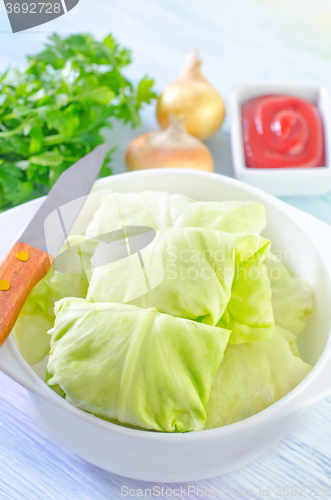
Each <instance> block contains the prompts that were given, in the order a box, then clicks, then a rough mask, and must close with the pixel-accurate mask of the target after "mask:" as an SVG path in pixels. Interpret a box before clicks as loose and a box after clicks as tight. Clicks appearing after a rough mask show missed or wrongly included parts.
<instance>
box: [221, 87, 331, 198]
mask: <svg viewBox="0 0 331 500" xmlns="http://www.w3.org/2000/svg"><path fill="white" fill-rule="evenodd" d="M270 94H278V95H291V96H295V97H299V98H301V99H305V100H307V101H309V102H311V103H313V104H316V105H317V106H318V108H319V110H320V112H321V115H322V118H323V123H324V135H325V137H324V139H325V147H326V165H325V166H324V167H319V168H266V169H264V168H247V167H246V161H245V153H244V142H243V134H242V118H241V107H242V105H243V103H244V102H246V101H248V100H249V99H253V98H254V97H259V96H263V95H270ZM230 112H231V142H232V157H233V165H234V171H235V176H236V177H237V179H239V180H241V181H243V182H248V183H249V184H252V185H253V186H256V187H258V188H260V189H264V190H265V191H267V192H268V193H271V194H274V195H277V196H313V195H319V194H324V193H327V192H328V191H330V189H331V151H330V148H331V108H330V99H329V95H328V92H327V90H326V89H325V88H324V87H319V86H317V85H304V84H301V85H300V84H293V85H290V84H274V83H265V84H248V85H240V86H237V87H235V88H234V89H233V91H232V93H231V97H230Z"/></svg>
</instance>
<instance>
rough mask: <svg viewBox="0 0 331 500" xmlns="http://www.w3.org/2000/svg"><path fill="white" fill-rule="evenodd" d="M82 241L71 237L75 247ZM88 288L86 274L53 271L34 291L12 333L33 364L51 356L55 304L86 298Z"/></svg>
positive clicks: (20, 349)
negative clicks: (48, 355)
mask: <svg viewBox="0 0 331 500" xmlns="http://www.w3.org/2000/svg"><path fill="white" fill-rule="evenodd" d="M81 240H83V238H82V237H78V238H77V237H74V238H70V242H71V244H72V245H75V244H77V243H78V242H79V241H81ZM66 248H67V247H66V246H64V249H66ZM87 289H88V279H87V277H86V274H85V273H83V272H82V273H73V274H67V273H62V272H57V271H54V269H51V270H50V271H49V272H48V274H47V275H46V276H45V278H44V279H42V280H41V281H40V282H39V283H38V284H37V285H36V286H35V287H34V288H33V290H32V291H31V292H30V294H29V296H28V298H27V300H26V302H25V304H24V306H23V308H22V311H21V313H20V315H19V317H18V319H17V321H16V324H15V328H14V330H13V335H14V339H15V342H16V344H17V346H18V348H19V351H20V352H21V354H22V356H23V357H24V359H25V360H26V361H27V362H28V363H29V364H30V365H34V364H36V363H39V362H40V361H42V360H43V359H44V357H45V356H46V355H47V354H48V353H49V347H50V340H51V338H50V335H48V333H47V332H48V330H50V329H51V328H52V327H53V325H54V319H55V314H54V304H55V302H57V301H58V300H60V299H62V298H65V297H81V298H85V297H86V294H87Z"/></svg>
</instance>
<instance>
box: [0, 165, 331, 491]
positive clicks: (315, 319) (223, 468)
mask: <svg viewBox="0 0 331 500" xmlns="http://www.w3.org/2000/svg"><path fill="white" fill-rule="evenodd" d="M109 187H111V188H112V189H113V191H120V192H125V191H141V190H145V189H151V190H166V191H170V192H172V193H183V194H185V195H189V196H191V197H193V198H195V199H197V200H217V201H222V200H243V201H250V200H258V201H261V202H262V203H264V205H265V207H266V211H267V217H268V227H267V230H266V231H265V233H264V234H265V236H267V237H270V238H271V240H272V243H273V249H274V250H275V249H281V250H283V251H284V250H292V251H293V255H294V260H293V265H292V272H294V273H295V274H296V275H298V276H299V277H302V278H306V279H308V280H309V282H310V283H311V285H312V286H313V288H314V291H315V296H316V308H315V311H314V313H313V314H312V315H311V316H310V317H309V319H308V323H307V328H306V330H305V331H304V332H303V333H302V335H301V336H300V337H299V348H300V351H301V354H302V356H303V358H304V359H305V360H306V361H308V362H310V363H311V364H313V365H314V368H313V370H312V371H311V372H310V373H309V375H308V376H307V377H306V378H305V379H304V380H303V381H302V382H301V383H300V384H299V385H298V386H297V387H296V388H295V389H294V390H292V391H291V392H290V393H289V394H288V395H287V396H285V397H284V398H282V399H281V400H280V401H278V402H277V403H275V404H274V405H272V406H270V407H269V408H267V409H266V410H264V411H262V412H260V413H259V414H257V415H254V416H252V417H250V418H248V419H246V420H243V421H241V422H237V423H235V424H232V425H229V426H226V427H222V428H219V429H213V430H207V431H201V432H196V433H186V434H162V433H155V432H147V431H138V430H133V429H127V428H124V427H120V426H117V425H114V424H111V423H109V422H105V421H103V420H100V419H98V418H96V417H94V416H93V415H90V414H88V413H85V412H84V411H82V410H79V409H78V408H75V407H74V406H72V405H71V404H70V403H68V402H66V401H65V400H63V399H62V398H61V397H59V396H58V395H57V394H55V393H54V392H53V391H52V390H51V389H50V388H49V387H48V386H47V385H46V384H45V383H44V382H43V380H42V379H41V378H39V376H38V375H37V374H36V373H35V372H34V371H33V370H32V368H31V367H30V366H28V365H27V363H26V362H25V361H24V359H23V358H22V356H21V355H20V353H19V352H18V350H17V348H16V346H15V344H14V342H13V339H12V338H11V337H10V338H9V339H8V340H7V341H6V343H5V344H4V346H3V347H2V348H1V349H0V368H1V369H2V370H3V371H4V372H5V373H6V374H8V375H9V376H10V377H12V378H13V379H14V380H16V381H17V382H18V383H19V384H21V385H22V386H23V387H26V388H27V389H28V390H29V391H30V392H31V398H32V401H33V403H34V405H35V407H36V409H37V411H38V413H39V416H40V419H41V421H43V423H44V425H45V426H46V427H47V428H48V429H49V431H50V432H51V433H52V434H53V435H54V436H55V437H56V438H58V440H59V441H61V442H62V443H63V445H64V446H65V447H66V448H68V449H69V450H71V451H73V452H74V453H76V454H77V455H79V456H81V457H83V458H84V459H85V460H87V461H89V462H92V463H93V464H95V465H97V466H99V467H102V468H103V469H106V470H108V471H111V472H114V473H116V474H120V475H123V476H127V477H131V478H135V479H143V480H148V481H157V482H176V481H192V480H198V479H206V478H209V477H212V476H216V475H219V474H222V473H227V472H230V471H233V470H234V469H236V468H238V467H241V466H242V465H244V464H247V463H248V462H250V461H252V460H254V459H255V458H257V457H259V456H260V455H262V454H263V453H265V452H266V451H267V450H268V449H269V448H271V447H272V446H273V445H274V444H275V443H276V442H277V441H278V440H279V439H281V438H282V437H283V436H284V434H286V433H287V432H288V430H289V429H290V428H291V426H292V425H293V424H294V423H295V421H296V419H297V418H298V416H299V415H300V412H301V410H302V409H303V408H305V407H306V406H308V405H309V404H311V403H313V402H315V401H317V400H319V399H321V398H323V397H325V396H327V395H329V394H331V338H330V330H331V317H330V304H331V255H330V247H331V228H330V227H329V226H328V225H326V224H324V223H323V222H320V221H318V220H317V219H314V218H313V217H311V216H309V215H306V214H304V213H303V212H300V211H298V210H296V209H294V208H291V207H290V206H288V205H286V204H285V203H283V202H281V201H279V200H277V199H275V198H273V197H272V196H271V195H268V194H266V193H264V192H262V191H259V190H258V189H256V188H253V187H250V186H247V185H245V184H243V183H241V182H238V181H236V180H233V179H230V178H227V177H223V176H221V175H217V174H209V173H203V172H196V171H188V170H152V171H141V172H135V173H128V174H122V175H117V176H113V177H109V178H107V179H103V180H101V181H98V182H97V185H96V189H97V190H100V189H105V188H109ZM92 198H93V197H92ZM41 201H42V200H36V201H34V202H31V203H27V204H26V205H23V206H21V207H18V208H15V209H13V210H11V211H9V212H6V213H4V214H2V215H1V216H0V232H1V235H2V239H1V243H0V259H1V258H2V257H3V256H4V255H5V253H6V252H7V251H8V250H9V248H10V246H11V244H12V243H13V241H14V240H15V237H17V234H18V233H19V232H20V231H21V230H22V229H23V227H24V226H25V224H26V223H28V221H29V220H30V219H31V217H32V216H33V214H34V213H35V212H36V210H37V209H38V207H39V206H40V204H41ZM312 432H313V429H312Z"/></svg>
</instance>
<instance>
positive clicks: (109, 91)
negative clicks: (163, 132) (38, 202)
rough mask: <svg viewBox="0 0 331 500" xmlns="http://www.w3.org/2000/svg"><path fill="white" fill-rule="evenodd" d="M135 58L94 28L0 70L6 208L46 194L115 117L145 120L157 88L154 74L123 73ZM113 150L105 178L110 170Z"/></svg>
mask: <svg viewBox="0 0 331 500" xmlns="http://www.w3.org/2000/svg"><path fill="white" fill-rule="evenodd" d="M130 62H131V53H130V51H129V50H127V49H125V48H123V47H121V46H119V45H118V43H117V42H116V40H115V39H114V38H113V36H112V35H108V36H107V37H106V38H105V39H104V40H103V41H102V42H98V41H96V40H95V39H94V38H93V36H92V35H89V34H87V35H71V36H69V37H67V38H61V37H60V36H58V35H56V34H53V35H52V36H50V37H49V39H48V43H47V44H46V46H45V48H44V50H43V51H42V52H40V53H39V54H37V55H35V56H32V57H28V67H27V69H26V71H24V72H21V71H18V70H11V71H7V72H5V73H4V74H2V75H0V210H5V209H7V208H10V207H12V206H15V205H18V204H20V203H23V202H25V201H27V200H30V199H33V198H36V197H38V196H42V195H44V194H46V193H47V192H48V190H49V189H50V188H51V187H52V185H53V184H54V182H55V181H56V179H57V178H58V177H59V176H60V175H61V173H62V172H63V171H64V170H65V169H67V168H68V167H70V166H71V165H72V164H73V163H74V162H75V161H77V160H78V159H79V158H81V157H82V156H84V155H85V154H87V153H88V152H89V151H91V150H92V149H94V148H95V147H96V146H97V145H98V144H101V143H103V142H104V139H103V136H102V134H101V129H102V128H104V127H108V128H111V127H112V121H113V120H115V119H117V120H121V121H123V122H125V123H130V124H131V125H132V126H133V127H136V126H138V125H139V124H140V120H139V109H140V107H141V105H142V104H143V103H149V102H150V101H151V100H152V99H154V98H155V97H156V94H155V93H154V92H153V89H152V87H153V80H151V79H149V78H148V77H147V76H145V77H144V78H143V79H142V80H141V81H140V82H139V83H138V85H137V86H133V85H132V83H131V82H130V81H129V80H128V79H127V78H126V77H125V76H124V75H123V73H122V69H123V68H124V67H125V66H127V65H128V64H129V63H130ZM115 146H116V145H115V144H114V147H115ZM112 151H113V150H111V151H109V152H108V153H107V157H106V160H105V163H104V165H103V167H102V170H101V174H100V175H101V176H102V177H103V176H106V175H109V174H110V173H111V170H110V166H109V164H110V160H111V153H112Z"/></svg>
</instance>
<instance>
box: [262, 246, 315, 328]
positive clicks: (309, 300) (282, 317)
mask: <svg viewBox="0 0 331 500" xmlns="http://www.w3.org/2000/svg"><path fill="white" fill-rule="evenodd" d="M265 265H266V266H267V269H268V275H269V279H270V283H271V290H272V307H273V311H274V318H275V324H276V325H278V326H280V327H282V328H283V329H285V330H289V331H290V332H292V333H294V334H295V335H296V336H298V335H299V333H300V332H302V330H303V329H304V327H305V325H306V315H307V314H310V313H311V312H312V311H313V306H314V300H313V294H312V290H311V287H310V286H309V284H308V283H307V281H306V280H301V279H298V278H294V277H293V276H291V275H290V273H289V271H288V270H287V268H286V266H285V264H284V263H283V262H281V261H280V260H279V259H277V257H276V256H275V255H274V254H272V253H270V255H269V256H268V258H267V259H266V261H265Z"/></svg>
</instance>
